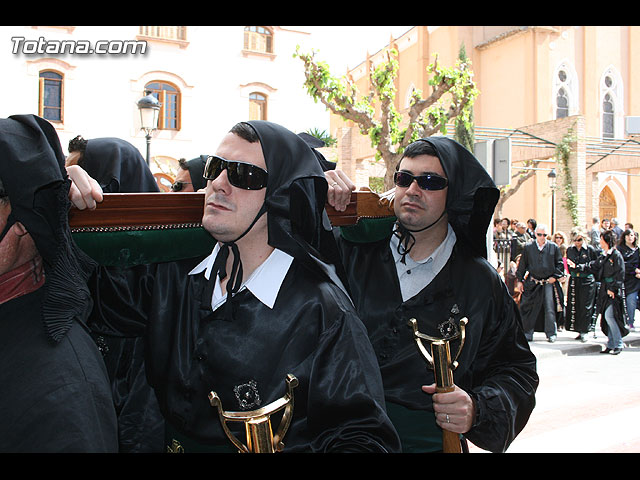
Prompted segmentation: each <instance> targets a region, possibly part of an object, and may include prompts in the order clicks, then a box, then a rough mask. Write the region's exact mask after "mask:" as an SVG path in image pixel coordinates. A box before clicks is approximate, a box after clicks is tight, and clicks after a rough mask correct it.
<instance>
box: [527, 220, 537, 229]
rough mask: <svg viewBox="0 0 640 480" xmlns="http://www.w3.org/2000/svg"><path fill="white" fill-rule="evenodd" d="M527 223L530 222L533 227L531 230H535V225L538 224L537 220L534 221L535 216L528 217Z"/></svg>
mask: <svg viewBox="0 0 640 480" xmlns="http://www.w3.org/2000/svg"><path fill="white" fill-rule="evenodd" d="M527 223H530V224H531V226H532V227H533V230H535V229H536V227H537V226H538V222H536V219H535V218H530V219H529V220H527Z"/></svg>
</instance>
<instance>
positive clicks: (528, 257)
mask: <svg viewBox="0 0 640 480" xmlns="http://www.w3.org/2000/svg"><path fill="white" fill-rule="evenodd" d="M527 273H528V275H527ZM563 275H564V266H563V264H562V255H561V254H560V249H559V248H558V246H557V245H556V244H555V243H553V242H550V241H547V242H546V243H545V246H544V247H543V249H542V251H540V250H539V249H538V244H537V243H536V242H535V241H533V242H529V243H527V244H526V245H525V247H524V249H523V250H522V257H520V263H519V264H518V270H517V271H516V276H517V277H518V280H519V281H521V282H523V292H522V297H521V300H520V313H521V314H522V324H523V326H524V331H525V332H533V331H536V332H542V331H544V285H542V284H539V283H535V282H534V280H533V279H537V280H544V279H547V278H550V277H554V278H555V279H556V280H557V279H558V278H560V277H562V276H563ZM525 276H526V278H525ZM556 283H557V282H556ZM558 286H559V285H558ZM553 292H554V303H555V305H556V308H555V311H556V312H558V311H560V310H559V309H560V308H561V307H562V305H563V304H564V301H563V299H562V297H561V295H562V289H561V288H556V287H554V289H553ZM556 318H557V314H556Z"/></svg>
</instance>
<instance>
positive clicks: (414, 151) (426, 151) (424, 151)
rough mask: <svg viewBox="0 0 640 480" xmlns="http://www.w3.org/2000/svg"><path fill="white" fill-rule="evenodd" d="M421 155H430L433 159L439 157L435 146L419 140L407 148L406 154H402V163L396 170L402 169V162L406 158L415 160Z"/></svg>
mask: <svg viewBox="0 0 640 480" xmlns="http://www.w3.org/2000/svg"><path fill="white" fill-rule="evenodd" d="M419 155H430V156H432V157H438V152H436V149H435V148H433V145H431V144H430V143H429V142H425V141H423V140H417V141H415V142H413V143H411V144H409V146H407V148H405V150H404V153H403V154H402V158H400V161H399V162H398V164H397V165H396V170H398V169H399V168H400V163H401V162H402V159H403V158H404V157H408V158H415V157H417V156H419ZM438 158H440V157H438Z"/></svg>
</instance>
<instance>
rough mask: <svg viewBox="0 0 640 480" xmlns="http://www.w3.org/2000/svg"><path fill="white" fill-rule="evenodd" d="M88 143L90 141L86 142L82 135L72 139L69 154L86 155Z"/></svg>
mask: <svg viewBox="0 0 640 480" xmlns="http://www.w3.org/2000/svg"><path fill="white" fill-rule="evenodd" d="M87 142H88V140H85V139H84V138H82V136H81V135H78V136H77V137H75V138H72V139H71V140H69V153H71V152H82V153H84V151H85V150H86V149H87Z"/></svg>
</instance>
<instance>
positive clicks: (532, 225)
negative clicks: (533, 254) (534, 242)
mask: <svg viewBox="0 0 640 480" xmlns="http://www.w3.org/2000/svg"><path fill="white" fill-rule="evenodd" d="M537 225H538V223H537V222H536V219H535V218H530V219H529V220H527V233H528V234H529V236H530V237H531V238H532V239H535V238H536V226H537Z"/></svg>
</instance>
